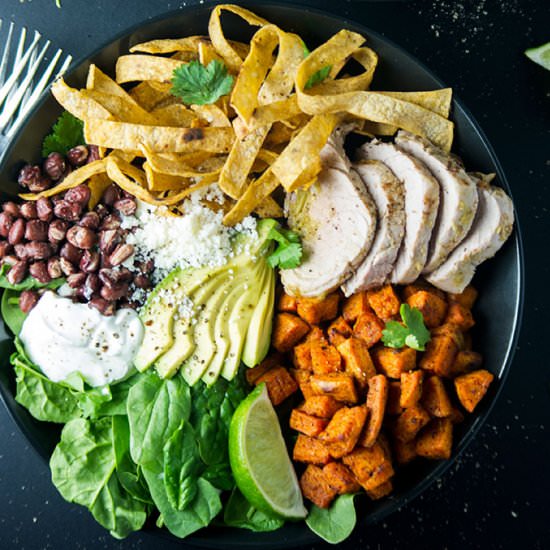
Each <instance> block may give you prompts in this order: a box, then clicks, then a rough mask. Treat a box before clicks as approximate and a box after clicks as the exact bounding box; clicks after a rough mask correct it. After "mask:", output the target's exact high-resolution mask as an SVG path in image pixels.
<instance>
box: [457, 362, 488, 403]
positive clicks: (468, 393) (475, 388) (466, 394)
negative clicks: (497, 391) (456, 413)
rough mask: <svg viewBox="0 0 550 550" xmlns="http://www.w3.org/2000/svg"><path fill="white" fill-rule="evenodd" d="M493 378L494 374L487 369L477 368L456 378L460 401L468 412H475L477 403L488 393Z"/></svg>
mask: <svg viewBox="0 0 550 550" xmlns="http://www.w3.org/2000/svg"><path fill="white" fill-rule="evenodd" d="M493 378H494V376H493V375H492V374H491V373H490V372H489V371H488V370H485V369H480V370H475V371H473V372H469V373H468V374H463V375H462V376H457V377H456V378H455V380H454V383H455V388H456V394H457V396H458V399H459V401H460V403H462V406H463V407H464V408H465V409H466V410H467V411H468V412H473V410H474V409H475V408H476V407H477V404H478V403H479V402H480V401H481V399H482V398H483V396H484V395H485V394H486V393H487V390H488V389H489V385H490V384H491V382H492V381H493Z"/></svg>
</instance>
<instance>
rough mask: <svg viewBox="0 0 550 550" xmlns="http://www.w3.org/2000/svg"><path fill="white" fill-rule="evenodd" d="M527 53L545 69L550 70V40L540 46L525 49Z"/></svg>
mask: <svg viewBox="0 0 550 550" xmlns="http://www.w3.org/2000/svg"><path fill="white" fill-rule="evenodd" d="M525 55H526V56H527V57H528V58H529V59H530V60H531V61H534V62H535V63H538V64H539V65H542V66H543V67H544V68H545V69H548V70H549V71H550V42H547V43H546V44H543V45H542V46H539V47H538V48H531V49H529V50H525Z"/></svg>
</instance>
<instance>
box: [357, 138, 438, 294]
mask: <svg viewBox="0 0 550 550" xmlns="http://www.w3.org/2000/svg"><path fill="white" fill-rule="evenodd" d="M357 156H358V158H363V159H367V160H378V161H380V162H383V163H384V164H385V165H386V166H387V167H388V168H389V169H390V170H391V171H392V172H393V173H394V174H395V176H396V177H397V179H399V180H400V181H401V182H402V183H403V186H404V189H405V235H404V237H403V241H402V243H401V247H400V249H399V252H398V254H397V260H396V262H395V265H394V267H393V269H392V271H391V273H390V276H389V282H391V283H395V284H407V283H412V282H413V281H415V280H416V279H417V278H418V276H419V275H420V273H421V271H422V269H423V268H424V265H425V263H426V257H427V255H428V244H429V242H430V237H431V234H432V230H433V227H434V224H435V220H436V216H437V209H438V207H439V184H438V183H437V181H436V180H435V178H434V177H433V176H432V175H431V173H430V172H429V170H428V169H427V168H426V167H425V166H424V164H422V163H421V162H420V161H418V160H417V159H415V158H413V157H412V156H410V155H408V154H407V153H405V152H404V151H402V150H400V149H399V148H398V147H396V146H395V145H394V144H393V143H385V142H382V141H378V140H373V141H370V142H368V143H365V144H364V145H363V146H361V147H360V149H359V150H358V152H357Z"/></svg>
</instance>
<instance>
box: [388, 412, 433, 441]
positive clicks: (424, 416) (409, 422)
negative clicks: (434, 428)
mask: <svg viewBox="0 0 550 550" xmlns="http://www.w3.org/2000/svg"><path fill="white" fill-rule="evenodd" d="M429 421H430V415H429V414H428V412H427V411H426V409H424V407H422V406H421V405H413V406H412V407H409V408H408V409H405V410H404V411H403V412H402V413H401V414H400V415H399V416H398V417H397V420H396V422H395V426H394V431H393V433H394V435H395V437H396V439H399V440H401V441H412V440H413V439H414V438H415V437H416V434H417V433H418V432H419V431H420V430H421V429H422V428H423V427H424V426H425V425H426V424H427V423H428V422H429Z"/></svg>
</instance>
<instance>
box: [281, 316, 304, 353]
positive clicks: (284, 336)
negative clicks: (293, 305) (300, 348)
mask: <svg viewBox="0 0 550 550" xmlns="http://www.w3.org/2000/svg"><path fill="white" fill-rule="evenodd" d="M308 332H309V325H308V324H307V323H306V322H305V321H302V319H300V317H297V316H296V315H292V313H278V314H277V315H275V321H274V323H273V336H272V343H273V346H274V347H275V349H276V350H277V351H281V352H285V351H290V350H291V349H292V348H293V347H294V346H295V345H296V344H297V343H298V342H299V341H300V340H301V339H302V338H303V337H304V336H305V335H306V334H307V333H308Z"/></svg>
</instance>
